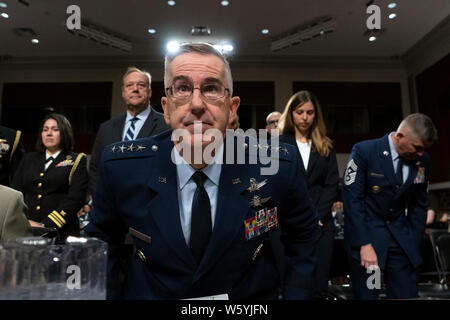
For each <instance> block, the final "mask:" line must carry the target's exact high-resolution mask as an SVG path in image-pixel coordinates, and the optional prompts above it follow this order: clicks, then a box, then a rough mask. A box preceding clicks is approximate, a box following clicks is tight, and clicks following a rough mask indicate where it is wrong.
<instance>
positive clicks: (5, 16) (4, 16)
mask: <svg viewBox="0 0 450 320" xmlns="http://www.w3.org/2000/svg"><path fill="white" fill-rule="evenodd" d="M1 16H2V17H3V18H5V19H8V18H9V15H8V14H7V13H4V12H3V13H2V14H1Z"/></svg>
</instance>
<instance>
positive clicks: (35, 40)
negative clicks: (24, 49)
mask: <svg viewBox="0 0 450 320" xmlns="http://www.w3.org/2000/svg"><path fill="white" fill-rule="evenodd" d="M31 42H33V43H39V39H31Z"/></svg>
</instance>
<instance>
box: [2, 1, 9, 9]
mask: <svg viewBox="0 0 450 320" xmlns="http://www.w3.org/2000/svg"><path fill="white" fill-rule="evenodd" d="M7 7H8V5H7V4H6V3H4V2H0V8H7Z"/></svg>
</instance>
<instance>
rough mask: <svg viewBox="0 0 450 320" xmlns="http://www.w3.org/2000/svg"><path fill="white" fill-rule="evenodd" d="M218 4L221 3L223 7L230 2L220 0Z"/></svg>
mask: <svg viewBox="0 0 450 320" xmlns="http://www.w3.org/2000/svg"><path fill="white" fill-rule="evenodd" d="M220 4H221V5H222V6H224V7H226V6H228V5H229V4H230V2H229V1H227V0H223V1H221V2H220Z"/></svg>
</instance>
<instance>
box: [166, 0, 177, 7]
mask: <svg viewBox="0 0 450 320" xmlns="http://www.w3.org/2000/svg"><path fill="white" fill-rule="evenodd" d="M167 4H168V5H169V6H171V7H173V6H174V5H175V1H173V0H169V1H167Z"/></svg>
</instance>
